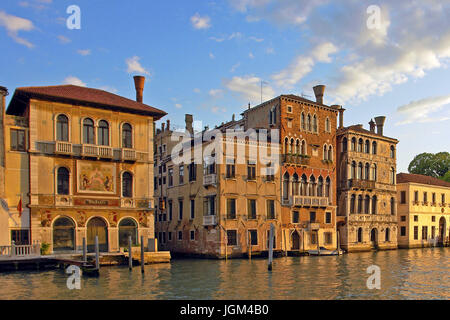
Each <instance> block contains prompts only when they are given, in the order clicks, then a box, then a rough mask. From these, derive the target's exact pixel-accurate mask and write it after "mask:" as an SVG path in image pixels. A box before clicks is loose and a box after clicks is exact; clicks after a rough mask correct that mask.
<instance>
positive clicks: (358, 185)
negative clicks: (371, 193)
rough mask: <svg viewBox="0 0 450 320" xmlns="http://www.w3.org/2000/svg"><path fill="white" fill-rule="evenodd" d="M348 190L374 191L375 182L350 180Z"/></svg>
mask: <svg viewBox="0 0 450 320" xmlns="http://www.w3.org/2000/svg"><path fill="white" fill-rule="evenodd" d="M348 188H349V189H351V188H353V189H362V190H373V189H375V181H372V180H361V179H350V180H348Z"/></svg>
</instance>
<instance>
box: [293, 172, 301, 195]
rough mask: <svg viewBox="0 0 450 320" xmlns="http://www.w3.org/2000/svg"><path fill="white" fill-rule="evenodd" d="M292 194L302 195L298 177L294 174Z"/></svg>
mask: <svg viewBox="0 0 450 320" xmlns="http://www.w3.org/2000/svg"><path fill="white" fill-rule="evenodd" d="M292 184H293V186H292V187H293V188H292V194H293V195H294V196H298V195H299V194H300V182H299V180H298V175H297V174H296V173H294V176H293V177H292Z"/></svg>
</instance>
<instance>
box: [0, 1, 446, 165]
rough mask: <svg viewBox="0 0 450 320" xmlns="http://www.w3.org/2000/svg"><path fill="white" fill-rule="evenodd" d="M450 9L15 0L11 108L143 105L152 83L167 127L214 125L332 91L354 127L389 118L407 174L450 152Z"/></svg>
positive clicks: (8, 47)
mask: <svg viewBox="0 0 450 320" xmlns="http://www.w3.org/2000/svg"><path fill="white" fill-rule="evenodd" d="M73 5H75V6H77V7H78V8H79V9H80V11H79V12H80V15H79V19H77V17H78V16H74V13H76V11H73V10H68V9H70V7H71V6H73ZM449 13H450V0H396V1H379V0H370V1H366V0H333V1H331V0H223V1H218V0H217V1H208V0H202V1H200V0H190V1H185V0H172V1H170V0H168V1H148V0H133V1H118V0H115V1H113V0H70V1H65V0H23V1H11V0H2V1H1V3H0V48H1V59H0V86H5V87H7V88H8V89H9V91H10V93H11V94H10V95H9V96H8V97H7V102H9V99H10V98H11V96H12V93H13V91H14V90H15V88H17V87H24V86H47V85H60V84H76V85H82V86H88V87H92V88H99V89H102V90H106V91H110V92H112V93H116V94H119V95H122V96H125V97H128V98H131V99H134V98H135V90H134V83H133V79H132V76H133V75H137V74H139V75H144V76H145V77H146V79H147V80H146V85H145V90H144V103H146V104H149V105H151V106H154V107H157V108H160V109H162V110H164V111H166V112H167V113H168V116H166V117H165V118H163V120H164V121H165V120H167V119H170V120H171V123H172V124H174V125H175V126H178V127H182V126H184V115H185V114H186V113H189V114H193V115H194V120H200V121H202V122H203V125H209V126H210V127H214V126H215V125H219V124H220V123H221V122H225V121H229V120H231V118H232V115H233V114H235V115H236V117H237V118H239V115H240V113H241V112H242V111H243V110H245V108H247V106H248V104H249V103H250V104H251V105H252V106H255V105H257V104H259V103H260V102H261V98H262V99H263V100H268V99H271V98H273V97H276V96H278V95H280V94H291V93H292V94H298V95H304V96H305V97H306V98H309V99H312V100H314V98H313V97H314V93H313V91H312V87H313V86H315V85H317V84H324V85H326V86H327V88H326V91H325V97H324V102H325V103H326V104H330V105H333V104H339V105H342V106H343V107H344V108H345V109H346V112H345V116H344V124H345V125H346V126H347V125H353V124H363V125H364V126H365V128H368V122H369V121H370V119H371V118H373V117H376V116H381V115H384V116H386V117H387V121H386V125H385V129H384V134H385V135H386V136H389V137H394V138H397V139H399V140H400V143H399V145H398V153H397V154H398V171H399V172H406V171H407V167H408V164H409V162H410V161H411V160H412V159H413V158H414V156H415V155H417V154H419V153H422V152H432V153H435V152H440V151H450V85H449V84H450V72H449V69H448V67H449V62H450V19H449V18H448V17H449ZM68 20H69V23H68ZM78 21H79V22H80V23H79V28H73V27H74V26H75V27H77V23H76V22H78ZM69 27H70V28H69ZM261 85H262V88H263V90H262V95H261Z"/></svg>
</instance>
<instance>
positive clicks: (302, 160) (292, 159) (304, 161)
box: [283, 154, 310, 166]
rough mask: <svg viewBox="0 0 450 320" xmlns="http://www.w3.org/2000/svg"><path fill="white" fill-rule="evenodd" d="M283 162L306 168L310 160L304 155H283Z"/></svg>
mask: <svg viewBox="0 0 450 320" xmlns="http://www.w3.org/2000/svg"><path fill="white" fill-rule="evenodd" d="M283 162H284V163H288V164H296V165H303V166H308V165H309V164H310V158H309V157H307V156H304V155H297V154H284V155H283Z"/></svg>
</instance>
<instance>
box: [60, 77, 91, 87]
mask: <svg viewBox="0 0 450 320" xmlns="http://www.w3.org/2000/svg"><path fill="white" fill-rule="evenodd" d="M63 83H64V84H73V85H74V86H80V87H86V83H84V82H83V81H81V80H80V79H79V78H77V77H74V76H68V77H67V78H65V79H64V81H63Z"/></svg>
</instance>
